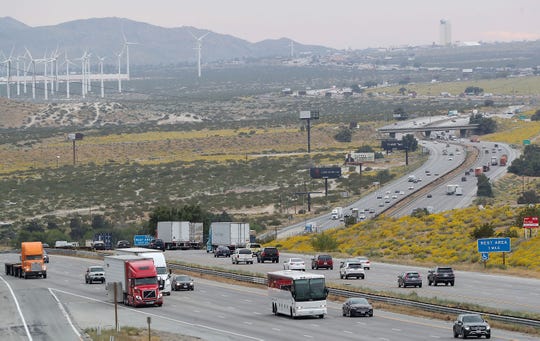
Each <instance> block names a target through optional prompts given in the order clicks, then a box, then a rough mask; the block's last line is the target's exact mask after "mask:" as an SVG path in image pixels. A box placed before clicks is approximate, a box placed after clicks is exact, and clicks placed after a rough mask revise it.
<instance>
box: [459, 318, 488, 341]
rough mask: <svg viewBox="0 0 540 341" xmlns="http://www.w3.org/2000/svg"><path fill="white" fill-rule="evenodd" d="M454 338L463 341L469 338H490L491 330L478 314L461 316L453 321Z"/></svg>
mask: <svg viewBox="0 0 540 341" xmlns="http://www.w3.org/2000/svg"><path fill="white" fill-rule="evenodd" d="M452 329H453V331H454V337H455V338H457V337H460V336H461V337H462V338H464V339H466V338H468V337H469V336H475V337H482V336H485V337H486V339H489V338H491V328H490V326H489V324H488V323H487V322H486V321H485V320H484V319H483V318H482V316H480V315H478V314H461V315H459V316H458V317H457V320H456V321H454V326H453V328H452Z"/></svg>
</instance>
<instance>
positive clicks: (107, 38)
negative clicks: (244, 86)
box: [0, 17, 335, 65]
mask: <svg viewBox="0 0 540 341" xmlns="http://www.w3.org/2000/svg"><path fill="white" fill-rule="evenodd" d="M205 34H207V35H206V36H205V37H204V39H202V61H203V63H204V62H218V61H234V60H246V59H259V58H286V57H290V54H291V40H290V39H287V38H281V39H267V40H263V41H260V42H256V43H251V42H248V41H246V40H243V39H240V38H236V37H234V36H231V35H227V34H221V33H217V32H212V31H208V30H205V29H199V28H195V27H188V26H182V27H177V28H165V27H160V26H155V25H150V24H147V23H143V22H137V21H133V20H129V19H125V18H116V17H112V18H92V19H83V20H74V21H69V22H65V23H61V24H58V25H54V26H39V27H31V26H28V25H26V24H24V23H22V22H20V21H17V20H15V19H13V18H11V17H3V18H0V51H1V52H2V53H3V54H4V56H5V57H6V58H7V57H8V56H9V55H10V54H11V55H12V56H13V57H14V58H15V57H17V56H22V55H23V54H24V53H25V48H27V49H28V50H29V51H30V53H31V54H32V57H33V58H43V57H44V56H45V55H47V56H50V55H51V54H53V53H54V52H57V53H58V54H60V55H62V56H63V55H64V54H65V53H67V55H68V56H69V58H70V59H75V58H78V57H81V56H82V55H83V53H84V52H85V51H88V52H89V53H92V55H93V56H96V57H105V58H106V63H109V64H115V63H116V60H117V56H118V54H119V53H120V52H122V51H123V52H124V53H125V42H126V41H127V42H130V43H135V44H133V45H130V48H129V54H130V62H131V64H133V65H160V64H182V63H194V62H196V61H197V50H196V46H197V40H196V38H195V37H201V36H203V35H205ZM293 46H294V52H295V54H296V55H298V54H304V53H305V54H308V53H309V54H314V55H325V54H328V53H331V52H334V51H335V50H333V49H331V48H327V47H324V46H316V45H303V44H300V43H298V42H293ZM124 56H125V55H124ZM0 57H1V56H0Z"/></svg>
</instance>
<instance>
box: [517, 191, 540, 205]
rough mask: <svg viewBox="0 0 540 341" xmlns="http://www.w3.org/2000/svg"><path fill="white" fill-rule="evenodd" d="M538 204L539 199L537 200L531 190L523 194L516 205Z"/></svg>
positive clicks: (536, 196)
mask: <svg viewBox="0 0 540 341" xmlns="http://www.w3.org/2000/svg"><path fill="white" fill-rule="evenodd" d="M539 202H540V198H538V195H536V192H535V191H533V190H530V191H525V192H523V193H522V194H521V196H520V197H519V198H518V199H517V203H518V204H537V203H539Z"/></svg>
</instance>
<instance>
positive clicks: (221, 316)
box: [217, 315, 225, 319]
mask: <svg viewBox="0 0 540 341" xmlns="http://www.w3.org/2000/svg"><path fill="white" fill-rule="evenodd" d="M217 317H219V318H220V319H224V318H225V315H218V316H217Z"/></svg>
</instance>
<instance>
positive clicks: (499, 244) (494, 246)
mask: <svg viewBox="0 0 540 341" xmlns="http://www.w3.org/2000/svg"><path fill="white" fill-rule="evenodd" d="M477 242H478V252H481V253H484V252H486V253H487V252H510V238H483V239H478V241H477Z"/></svg>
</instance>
